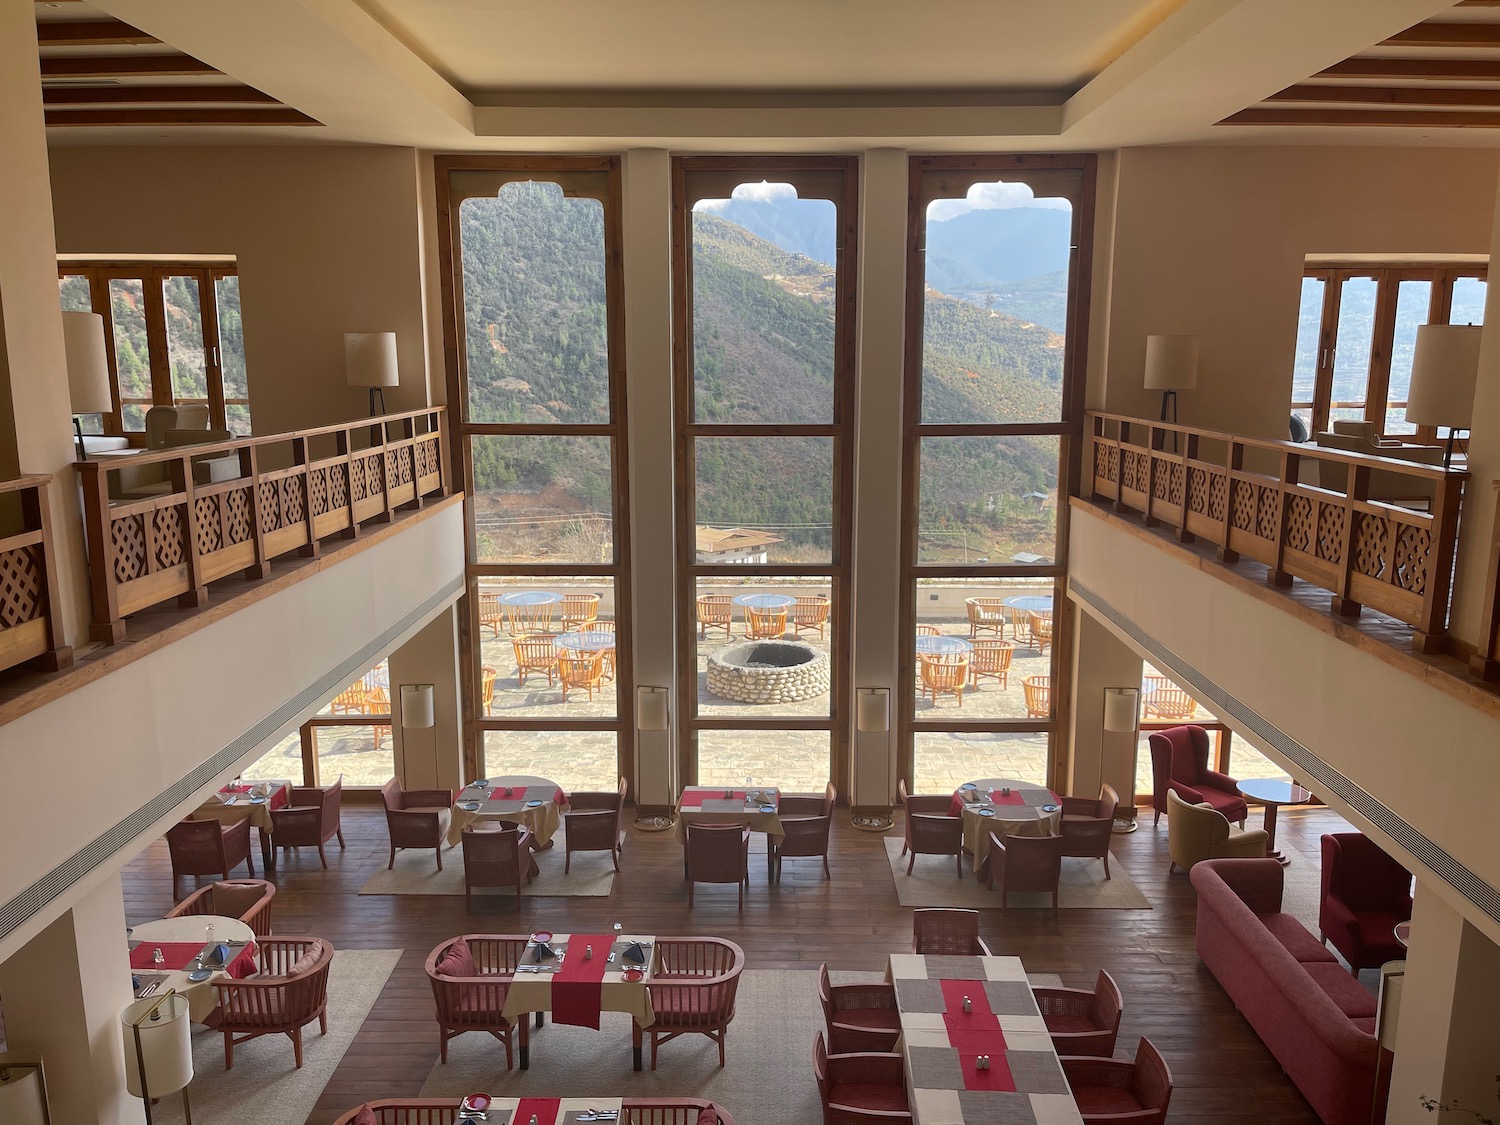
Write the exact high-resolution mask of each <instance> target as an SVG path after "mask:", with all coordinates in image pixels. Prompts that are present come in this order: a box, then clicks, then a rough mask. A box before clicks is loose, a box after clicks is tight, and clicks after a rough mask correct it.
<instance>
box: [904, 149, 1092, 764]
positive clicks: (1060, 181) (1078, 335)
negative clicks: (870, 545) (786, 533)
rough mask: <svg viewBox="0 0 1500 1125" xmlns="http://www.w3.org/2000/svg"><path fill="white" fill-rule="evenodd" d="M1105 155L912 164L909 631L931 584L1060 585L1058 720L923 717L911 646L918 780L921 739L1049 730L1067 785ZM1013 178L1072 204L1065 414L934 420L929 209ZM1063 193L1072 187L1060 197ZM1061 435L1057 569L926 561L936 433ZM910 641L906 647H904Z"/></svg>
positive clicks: (908, 730)
mask: <svg viewBox="0 0 1500 1125" xmlns="http://www.w3.org/2000/svg"><path fill="white" fill-rule="evenodd" d="M1097 163H1098V162H1097V158H1096V157H1095V156H1094V155H1093V154H1090V153H1081V154H1057V155H991V156H946V155H945V156H921V157H913V158H912V159H911V162H910V166H909V167H910V173H909V174H910V187H909V190H908V198H909V199H910V201H911V203H910V209H909V211H908V215H907V251H906V345H905V355H904V360H903V366H904V386H903V402H902V427H903V438H902V468H901V513H902V528H901V541H902V548H901V554H902V557H901V617H900V620H901V636H902V637H903V638H907V637H913V636H915V634H916V626H917V603H916V597H917V582H918V580H919V579H942V578H952V579H960V580H961V579H988V578H1006V577H1011V578H1049V579H1051V581H1052V585H1053V602H1052V604H1053V644H1052V672H1051V676H1052V692H1051V705H1052V717H1051V718H1050V719H1045V720H1041V719H990V720H985V719H977V720H962V719H959V718H957V717H955V718H951V719H946V720H938V719H918V718H917V717H916V703H915V697H916V679H917V661H916V659H915V650H914V648H913V647H912V646H910V645H905V649H904V651H903V654H902V659H901V663H900V675H899V690H898V693H897V694H898V696H899V697H900V699H899V707H898V715H897V724H896V730H897V746H896V772H897V776H898V777H900V778H901V779H903V780H904V781H905V782H906V783H907V785H908V786H911V785H912V782H913V772H914V766H915V749H916V747H915V738H916V735H918V734H924V733H946V732H952V731H958V732H963V733H973V734H982V733H1003V734H1046V735H1047V740H1048V751H1047V762H1048V767H1047V783H1048V785H1049V786H1051V787H1052V788H1053V789H1055V790H1058V791H1061V790H1063V789H1065V788H1066V784H1065V780H1066V777H1067V775H1068V768H1069V763H1068V758H1067V750H1068V739H1067V730H1068V718H1067V716H1068V714H1069V712H1070V711H1071V700H1072V662H1073V661H1072V656H1073V630H1072V613H1073V611H1072V606H1071V604H1070V603H1069V601H1068V599H1067V596H1066V589H1065V584H1066V581H1067V570H1068V566H1067V563H1068V510H1069V509H1068V504H1067V498H1068V497H1071V496H1076V495H1078V482H1079V479H1080V477H1079V473H1080V467H1079V464H1078V460H1079V450H1081V449H1084V448H1086V446H1085V445H1084V442H1083V414H1084V390H1085V372H1086V371H1087V362H1088V325H1089V293H1090V281H1091V278H1092V274H1093V234H1094V195H1095V179H1096V173H1097ZM996 180H1004V181H1007V182H1022V183H1026V184H1029V185H1030V186H1031V187H1032V189H1033V191H1035V192H1036V194H1037V195H1039V196H1040V195H1047V196H1052V197H1058V196H1061V197H1063V198H1066V199H1068V200H1069V201H1070V203H1071V204H1072V218H1073V225H1072V242H1073V253H1072V255H1071V257H1070V260H1069V265H1068V311H1067V322H1066V326H1065V339H1066V346H1065V349H1064V353H1063V386H1062V402H1061V417H1060V418H1059V419H1058V420H1057V421H1055V422H1045V423H1029V422H1028V423H1016V422H1006V423H972V424H971V423H924V422H923V421H922V371H923V360H922V354H923V325H924V321H925V308H926V270H925V253H926V231H927V206H928V204H929V203H931V202H933V201H934V200H936V199H940V198H963V196H964V195H965V194H966V193H967V191H968V189H969V188H970V187H972V186H973V185H974V184H977V183H985V182H993V181H996ZM1060 188H1062V189H1064V190H1059V189H1060ZM1016 434H1026V435H1055V436H1056V437H1057V439H1058V478H1057V496H1058V503H1057V513H1056V516H1057V538H1056V546H1055V548H1054V552H1053V560H1052V562H1051V563H1050V564H1047V565H1037V566H1023V565H1018V564H987V565H983V566H980V565H964V566H958V565H949V564H935V563H919V562H918V561H917V545H918V534H917V533H918V526H917V525H918V518H919V488H918V486H919V472H920V460H921V446H922V439H923V438H927V437H1004V436H1009V435H1016ZM903 644H904V642H903Z"/></svg>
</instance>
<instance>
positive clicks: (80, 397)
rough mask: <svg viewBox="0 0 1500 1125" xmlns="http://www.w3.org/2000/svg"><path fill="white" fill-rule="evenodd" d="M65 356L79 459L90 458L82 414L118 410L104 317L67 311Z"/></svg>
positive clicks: (65, 317)
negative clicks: (111, 384) (107, 352)
mask: <svg viewBox="0 0 1500 1125" xmlns="http://www.w3.org/2000/svg"><path fill="white" fill-rule="evenodd" d="M62 320H63V356H64V358H65V362H66V363H67V368H68V399H69V401H70V402H71V404H72V410H73V438H74V440H75V441H76V442H77V445H78V459H79V460H80V461H87V460H88V453H87V452H86V451H85V450H84V448H83V426H82V425H80V424H79V421H78V416H79V415H80V414H108V413H109V412H110V411H111V410H113V409H114V399H113V396H112V395H111V394H110V389H109V358H108V356H107V355H106V354H105V350H104V317H102V316H101V315H99V314H98V313H95V312H65V313H63V314H62Z"/></svg>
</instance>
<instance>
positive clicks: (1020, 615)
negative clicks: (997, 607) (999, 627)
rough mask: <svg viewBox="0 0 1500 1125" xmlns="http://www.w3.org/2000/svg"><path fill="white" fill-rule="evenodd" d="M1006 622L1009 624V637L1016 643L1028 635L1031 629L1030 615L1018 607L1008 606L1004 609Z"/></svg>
mask: <svg viewBox="0 0 1500 1125" xmlns="http://www.w3.org/2000/svg"><path fill="white" fill-rule="evenodd" d="M1005 617H1006V620H1008V621H1009V622H1010V635H1011V636H1012V637H1013V638H1015V639H1016V640H1017V641H1019V640H1022V639H1023V638H1025V637H1026V636H1027V635H1028V631H1029V630H1030V628H1031V624H1030V620H1029V618H1030V615H1029V613H1028V612H1027V611H1026V610H1024V609H1022V608H1021V607H1020V606H1015V605H1008V606H1006V607H1005Z"/></svg>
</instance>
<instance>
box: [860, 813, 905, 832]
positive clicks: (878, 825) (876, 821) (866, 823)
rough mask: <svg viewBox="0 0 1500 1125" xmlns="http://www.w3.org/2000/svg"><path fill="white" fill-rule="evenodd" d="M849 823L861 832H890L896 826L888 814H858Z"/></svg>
mask: <svg viewBox="0 0 1500 1125" xmlns="http://www.w3.org/2000/svg"><path fill="white" fill-rule="evenodd" d="M849 823H850V824H852V825H853V826H854V827H855V828H857V829H859V830H860V831H861V832H889V831H890V830H891V829H892V828H894V827H895V826H896V822H895V821H894V820H892V819H891V818H890V817H888V816H856V817H854V818H852V819H851V820H850V822H849Z"/></svg>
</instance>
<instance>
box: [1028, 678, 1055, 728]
mask: <svg viewBox="0 0 1500 1125" xmlns="http://www.w3.org/2000/svg"><path fill="white" fill-rule="evenodd" d="M1021 690H1022V691H1023V692H1025V693H1026V717H1027V718H1028V719H1050V718H1051V717H1052V677H1051V676H1027V677H1026V678H1025V679H1023V680H1022V681H1021Z"/></svg>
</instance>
